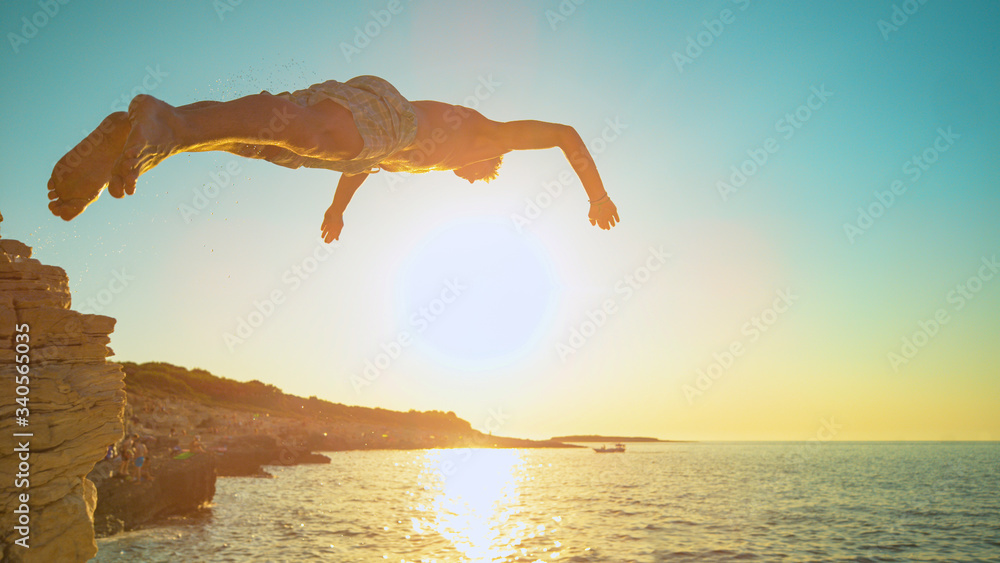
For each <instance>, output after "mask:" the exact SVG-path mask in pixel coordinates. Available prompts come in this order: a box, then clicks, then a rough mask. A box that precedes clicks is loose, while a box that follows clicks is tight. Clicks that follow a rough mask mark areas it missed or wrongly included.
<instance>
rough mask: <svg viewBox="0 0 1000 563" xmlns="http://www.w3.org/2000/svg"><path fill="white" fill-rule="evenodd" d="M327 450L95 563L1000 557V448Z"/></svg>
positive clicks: (232, 491)
mask: <svg viewBox="0 0 1000 563" xmlns="http://www.w3.org/2000/svg"><path fill="white" fill-rule="evenodd" d="M328 455H330V456H331V457H332V458H333V463H331V464H330V465H323V466H298V467H274V468H270V470H271V471H272V472H273V473H274V474H275V475H276V479H252V478H223V479H219V481H218V484H217V492H216V496H215V503H214V506H213V507H212V508H211V510H210V511H206V513H205V514H203V515H200V516H198V517H193V518H186V519H183V520H177V521H174V522H170V523H168V524H167V525H165V526H162V527H158V528H155V529H148V530H143V531H137V532H131V533H128V534H124V535H121V536H117V537H114V538H109V539H106V540H101V541H99V542H98V546H99V548H100V551H99V553H98V556H97V558H96V559H95V561H108V562H110V561H128V562H135V561H143V562H161V561H162V562H167V561H169V562H174V561H234V562H236V561H238V562H242V561H336V562H355V561H357V562H368V561H396V562H399V561H405V562H415V561H437V562H446V561H448V562H451V561H455V562H457V561H477V562H478V561H490V562H508V561H525V562H534V561H546V562H548V561H573V562H658V561H737V560H739V561H1000V444H998V443H917V444H913V443H899V444H895V443H824V444H819V443H753V444H748V443H733V444H729V443H698V444H636V445H632V446H630V447H629V451H628V452H626V453H625V454H602V455H598V454H595V453H593V452H591V451H590V450H589V449H588V450H422V451H365V452H338V453H332V454H328Z"/></svg>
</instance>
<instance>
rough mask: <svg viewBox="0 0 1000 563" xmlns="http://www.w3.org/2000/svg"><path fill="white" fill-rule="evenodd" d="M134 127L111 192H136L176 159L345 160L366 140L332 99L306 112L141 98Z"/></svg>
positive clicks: (272, 105) (272, 102)
mask: <svg viewBox="0 0 1000 563" xmlns="http://www.w3.org/2000/svg"><path fill="white" fill-rule="evenodd" d="M129 121H130V122H131V124H132V127H131V130H130V132H129V135H128V138H127V139H126V141H125V148H124V150H123V152H122V154H121V156H119V158H118V160H117V161H116V162H115V164H114V168H113V171H112V177H111V181H110V183H109V185H108V192H109V193H110V194H111V195H112V196H114V197H122V196H123V195H124V194H126V193H128V194H132V193H135V182H136V180H137V179H138V177H139V176H140V175H141V174H143V173H145V172H147V171H149V170H151V169H152V168H153V167H155V166H156V165H157V164H159V163H160V162H162V161H163V160H164V159H165V158H167V157H168V156H170V155H172V154H177V153H181V152H200V151H211V150H227V148H232V147H234V146H236V145H269V146H276V147H279V148H281V149H285V150H288V151H291V152H293V153H295V154H298V155H301V156H303V157H306V158H309V159H319V160H346V159H350V158H352V157H354V156H355V155H357V154H358V153H359V152H361V149H362V148H363V146H364V141H363V139H362V138H361V135H360V133H358V130H357V127H356V126H355V125H354V116H353V115H352V114H351V112H350V111H349V110H347V109H346V108H344V107H343V106H341V105H339V104H337V103H336V102H333V101H331V100H324V101H321V102H319V103H317V104H315V105H313V106H310V107H302V106H299V105H298V104H295V103H293V102H289V101H287V100H285V99H283V98H280V97H277V96H272V95H270V94H256V95H252V96H246V97H243V98H239V99H237V100H233V101H230V102H222V103H218V104H212V105H206V106H203V107H199V108H194V109H189V108H184V109H182V108H175V107H173V106H170V105H168V104H166V103H164V102H162V101H160V100H157V99H156V98H153V97H152V96H146V95H140V96H136V98H135V99H133V100H132V103H131V104H130V106H129Z"/></svg>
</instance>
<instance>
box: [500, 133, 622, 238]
mask: <svg viewBox="0 0 1000 563" xmlns="http://www.w3.org/2000/svg"><path fill="white" fill-rule="evenodd" d="M493 128H494V132H493V134H494V135H495V138H496V140H497V142H499V143H500V144H501V146H502V147H503V149H504V150H503V152H508V151H512V150H535V149H549V148H556V147H558V148H559V149H560V150H561V151H562V152H563V155H565V156H566V160H568V161H569V163H570V166H572V167H573V171H574V172H576V175H577V176H578V177H579V178H580V183H582V184H583V189H584V190H586V192H587V198H588V199H589V200H590V213H589V218H590V223H591V224H592V225H597V226H599V227H600V228H602V229H610V228H611V227H613V226H615V223H618V222H620V219H619V218H618V208H616V207H615V204H614V203H613V202H612V201H611V198H610V197H608V192H607V191H606V190H605V189H604V182H602V181H601V175H600V174H599V173H598V172H597V165H596V164H594V158H593V157H592V156H591V155H590V151H589V150H588V149H587V145H586V144H585V143H584V142H583V139H581V138H580V134H579V133H577V132H576V129H573V128H572V127H570V126H569V125H560V124H558V123H547V122H545V121H508V122H506V123H496V122H494V123H493Z"/></svg>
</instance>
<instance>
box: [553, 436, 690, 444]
mask: <svg viewBox="0 0 1000 563" xmlns="http://www.w3.org/2000/svg"><path fill="white" fill-rule="evenodd" d="M550 441H552V442H562V443H564V444H565V443H572V442H622V443H626V442H686V441H688V440H661V439H659V438H648V437H645V436H598V435H585V436H556V437H554V438H551V439H550Z"/></svg>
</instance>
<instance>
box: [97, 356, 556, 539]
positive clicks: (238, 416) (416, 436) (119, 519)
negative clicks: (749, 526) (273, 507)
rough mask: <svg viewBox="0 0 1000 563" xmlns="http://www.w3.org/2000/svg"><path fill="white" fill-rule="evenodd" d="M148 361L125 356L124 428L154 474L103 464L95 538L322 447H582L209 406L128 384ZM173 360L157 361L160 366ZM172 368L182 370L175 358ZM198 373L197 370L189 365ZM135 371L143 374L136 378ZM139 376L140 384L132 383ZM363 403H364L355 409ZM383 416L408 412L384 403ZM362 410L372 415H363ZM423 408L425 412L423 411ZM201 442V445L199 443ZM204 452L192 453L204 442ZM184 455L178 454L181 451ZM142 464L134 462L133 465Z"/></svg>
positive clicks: (458, 426) (189, 505) (143, 523)
mask: <svg viewBox="0 0 1000 563" xmlns="http://www.w3.org/2000/svg"><path fill="white" fill-rule="evenodd" d="M147 365H152V364H143V365H138V366H137V365H134V364H128V363H126V364H125V372H126V378H125V380H126V394H127V397H128V399H127V406H126V409H125V421H126V426H125V427H126V432H125V435H126V436H131V435H138V436H140V437H141V439H142V440H143V442H144V443H145V444H146V446H147V447H148V449H149V456H148V458H147V460H146V463H145V464H144V465H143V470H144V472H148V475H149V476H150V477H151V479H147V480H144V481H143V482H137V481H135V480H133V479H132V478H130V477H128V476H124V475H115V472H116V471H117V470H118V469H119V467H120V465H121V462H120V459H119V458H113V459H110V460H105V461H101V462H99V463H98V464H97V465H96V466H95V467H94V470H93V471H92V472H91V474H90V475H89V476H88V478H89V479H90V480H91V481H93V482H94V483H95V485H96V486H97V509H96V511H95V512H94V530H95V533H96V535H97V537H108V536H112V535H115V534H118V533H121V532H124V531H130V530H135V529H139V528H143V527H148V526H155V525H158V524H159V523H162V522H163V521H165V520H166V519H168V518H171V517H177V516H185V515H190V514H193V513H196V512H198V511H199V510H203V509H205V508H206V507H210V506H211V503H212V499H213V496H214V494H215V483H216V479H217V478H220V477H223V478H224V477H260V478H270V477H272V476H271V475H270V474H269V473H268V472H267V471H266V470H265V467H266V466H275V465H299V464H309V463H316V464H322V463H330V461H331V460H330V458H329V457H327V456H325V455H322V454H320V453H316V452H324V451H325V452H334V451H347V450H366V449H393V450H399V449H427V448H466V447H477V448H484V447H485V448H523V447H528V448H531V447H575V446H569V445H567V444H562V443H558V442H553V441H546V442H536V441H532V440H521V439H517V438H505V437H498V436H491V435H486V434H482V433H481V432H478V431H475V430H473V429H472V428H471V426H470V425H469V424H468V423H467V422H465V421H463V420H461V419H458V418H454V419H451V418H449V419H448V420H447V421H446V423H445V424H443V425H441V426H439V427H437V428H436V429H435V428H428V427H426V426H419V425H407V424H398V423H397V424H393V423H383V424H375V423H373V422H372V421H371V420H370V419H367V420H366V419H365V418H364V417H362V416H357V417H355V419H354V420H352V419H346V420H344V419H341V420H323V419H320V418H315V417H308V416H299V417H293V416H287V415H282V414H279V413H271V412H261V411H260V410H255V409H247V408H241V407H240V406H238V405H237V406H220V405H213V404H206V402H205V401H199V400H190V399H181V398H177V397H173V396H163V395H162V394H157V393H151V392H150V391H149V390H148V389H147V390H145V391H137V390H135V389H131V390H130V389H129V387H128V385H129V376H130V375H132V374H139V373H142V369H143V366H147ZM163 365H166V364H156V366H157V367H160V366H163ZM170 368H171V369H174V370H180V371H182V372H186V371H187V370H183V368H177V367H175V366H170ZM187 373H190V372H187ZM133 377H137V376H134V375H133ZM133 383H134V382H133ZM350 408H352V409H353V408H356V407H350ZM368 410H371V411H372V412H377V413H378V414H379V415H380V416H383V415H385V413H389V414H391V415H393V416H395V415H400V414H407V413H394V412H392V411H376V410H373V409H368ZM362 414H364V413H362ZM418 414H421V413H418ZM195 440H197V443H198V446H196V447H194V448H192V445H193V443H194V442H195ZM202 449H203V451H194V450H202ZM178 457H180V458H183V459H176V458H178ZM132 470H133V471H134V468H132Z"/></svg>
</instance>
